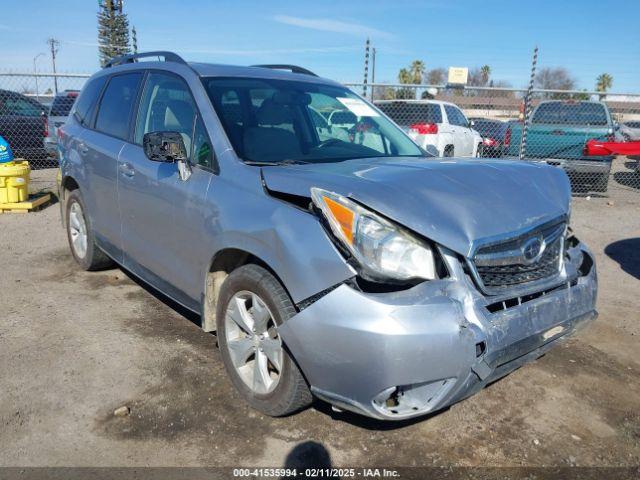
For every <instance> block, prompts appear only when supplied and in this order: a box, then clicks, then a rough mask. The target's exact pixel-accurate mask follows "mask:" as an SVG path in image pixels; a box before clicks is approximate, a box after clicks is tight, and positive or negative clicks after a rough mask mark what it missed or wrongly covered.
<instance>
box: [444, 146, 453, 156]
mask: <svg viewBox="0 0 640 480" xmlns="http://www.w3.org/2000/svg"><path fill="white" fill-rule="evenodd" d="M453 153H454V152H453V145H447V146H446V147H444V153H443V155H442V156H443V157H453Z"/></svg>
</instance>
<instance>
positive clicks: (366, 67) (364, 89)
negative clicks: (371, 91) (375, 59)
mask: <svg viewBox="0 0 640 480" xmlns="http://www.w3.org/2000/svg"><path fill="white" fill-rule="evenodd" d="M369 45H370V42H369V39H368V38H367V43H366V44H365V47H364V83H363V84H362V96H363V97H365V98H367V80H368V78H369Z"/></svg>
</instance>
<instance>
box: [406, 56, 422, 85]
mask: <svg viewBox="0 0 640 480" xmlns="http://www.w3.org/2000/svg"><path fill="white" fill-rule="evenodd" d="M409 73H411V81H412V83H416V84H420V83H422V79H423V78H424V75H425V66H424V62H423V61H422V60H414V61H413V62H411V66H410V67H409Z"/></svg>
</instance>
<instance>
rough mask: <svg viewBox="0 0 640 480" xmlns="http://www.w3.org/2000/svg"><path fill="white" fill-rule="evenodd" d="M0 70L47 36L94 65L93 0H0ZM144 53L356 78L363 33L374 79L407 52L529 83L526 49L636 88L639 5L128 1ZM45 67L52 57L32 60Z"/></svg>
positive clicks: (81, 66)
mask: <svg viewBox="0 0 640 480" xmlns="http://www.w3.org/2000/svg"><path fill="white" fill-rule="evenodd" d="M4 3H5V5H4V6H3V9H2V14H1V15H0V70H7V69H10V70H13V71H19V70H25V71H32V69H33V57H34V56H35V55H37V54H38V53H40V52H47V46H46V44H45V40H46V39H47V38H48V37H50V36H54V37H56V38H58V39H59V40H60V42H61V45H60V51H59V54H58V65H59V70H60V71H67V72H93V71H95V70H96V69H97V68H98V59H97V47H96V41H97V39H96V36H97V33H96V32H97V29H96V12H97V6H98V3H97V0H65V1H64V2H45V1H34V0H21V1H19V2H8V1H7V2H4ZM125 10H126V12H127V13H128V14H129V19H130V22H131V24H132V25H135V26H136V28H137V30H138V44H139V47H140V49H141V50H156V49H169V50H174V51H176V52H178V53H180V54H182V55H183V56H184V57H185V58H186V59H188V60H195V61H211V62H218V63H233V64H245V65H246V64H253V63H275V62H278V63H294V64H300V65H303V66H305V67H307V68H309V69H311V70H314V71H316V72H317V73H318V74H320V75H322V76H327V77H331V78H334V79H336V80H340V81H344V82H346V81H361V79H362V63H363V56H364V52H363V50H364V39H365V38H366V37H367V36H369V37H370V38H371V41H372V44H373V45H374V46H376V47H377V50H378V57H377V70H376V79H377V80H380V81H395V80H396V76H397V72H398V69H399V68H401V67H403V66H405V65H407V64H408V63H410V62H411V61H412V60H414V59H421V60H423V61H424V62H425V63H426V65H427V68H434V67H449V66H468V67H474V66H480V65H483V64H488V65H490V66H491V68H492V71H493V73H492V77H493V78H494V79H496V80H506V81H508V82H510V83H511V84H512V85H513V86H514V87H522V86H525V85H526V83H527V81H528V76H529V65H530V57H531V51H532V48H533V46H534V45H536V44H537V45H538V46H539V47H540V56H539V58H540V62H539V63H540V65H541V66H564V67H566V68H567V69H568V70H569V71H570V72H571V73H572V74H573V75H574V76H575V77H576V79H577V80H578V85H579V87H580V88H587V89H592V88H593V87H594V84H595V77H596V76H597V75H598V74H600V73H602V72H608V73H610V74H611V75H612V76H613V79H614V84H613V91H616V92H632V93H633V92H635V93H640V29H639V28H638V27H637V19H638V18H639V17H640V2H638V1H634V0H628V1H619V0H610V1H607V2H602V1H595V0H581V1H579V0H574V1H562V0H554V1H547V0H537V1H535V2H518V1H515V0H512V1H508V0H485V1H483V2H478V1H475V2H474V1H466V0H465V1H453V0H448V1H446V0H425V1H414V0H394V1H380V0H369V1H360V0H351V1H334V0H322V1H315V2H305V1H300V0H298V1H294V0H270V1H268V2H266V1H242V0H236V1H228V0H219V1H216V2H212V1H206V0H193V1H188V0H183V1H180V2H178V1H175V0H173V1H170V0H157V1H153V2H152V1H143V0H125ZM38 65H39V67H38V68H39V69H40V70H48V69H49V60H48V57H40V59H39V60H38Z"/></svg>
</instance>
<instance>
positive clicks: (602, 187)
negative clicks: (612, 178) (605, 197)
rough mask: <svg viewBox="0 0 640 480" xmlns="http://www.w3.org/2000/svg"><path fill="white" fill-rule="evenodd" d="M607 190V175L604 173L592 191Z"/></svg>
mask: <svg viewBox="0 0 640 480" xmlns="http://www.w3.org/2000/svg"><path fill="white" fill-rule="evenodd" d="M608 189H609V175H608V174H606V173H604V174H602V175H600V176H599V178H598V179H597V180H596V182H595V187H594V191H596V192H606V191H607V190H608Z"/></svg>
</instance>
